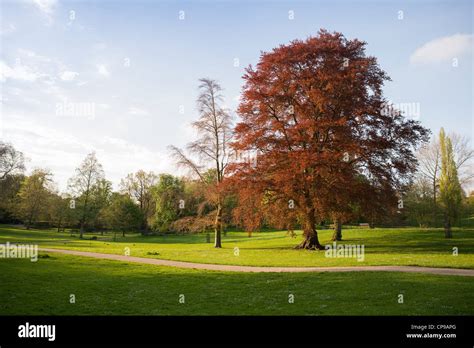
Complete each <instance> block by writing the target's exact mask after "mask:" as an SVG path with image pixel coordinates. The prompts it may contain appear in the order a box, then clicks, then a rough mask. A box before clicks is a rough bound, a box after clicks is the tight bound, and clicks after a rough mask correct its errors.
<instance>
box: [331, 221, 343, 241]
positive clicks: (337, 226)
mask: <svg viewBox="0 0 474 348" xmlns="http://www.w3.org/2000/svg"><path fill="white" fill-rule="evenodd" d="M332 240H333V241H341V240H342V222H341V219H340V218H336V219H334V234H333V235H332Z"/></svg>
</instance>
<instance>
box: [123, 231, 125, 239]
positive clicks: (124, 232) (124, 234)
mask: <svg viewBox="0 0 474 348" xmlns="http://www.w3.org/2000/svg"><path fill="white" fill-rule="evenodd" d="M122 237H124V238H125V230H124V231H122Z"/></svg>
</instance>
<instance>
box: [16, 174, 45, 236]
mask: <svg viewBox="0 0 474 348" xmlns="http://www.w3.org/2000/svg"><path fill="white" fill-rule="evenodd" d="M51 187H52V179H51V173H50V172H49V171H47V170H44V169H35V170H34V171H33V173H31V175H30V176H27V177H26V178H25V179H24V180H23V182H22V183H21V186H20V190H19V191H18V195H17V198H18V199H17V205H16V211H17V215H18V217H19V218H20V219H21V220H22V221H23V222H24V223H25V225H26V228H27V229H30V227H31V225H32V224H33V223H34V222H36V221H37V220H38V217H39V216H40V215H41V214H45V213H47V211H48V203H49V198H50V195H51V191H52V190H51Z"/></svg>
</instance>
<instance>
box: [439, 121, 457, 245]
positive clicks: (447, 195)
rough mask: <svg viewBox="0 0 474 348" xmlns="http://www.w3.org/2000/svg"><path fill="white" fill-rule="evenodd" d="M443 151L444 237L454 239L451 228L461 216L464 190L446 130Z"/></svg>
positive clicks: (442, 143)
mask: <svg viewBox="0 0 474 348" xmlns="http://www.w3.org/2000/svg"><path fill="white" fill-rule="evenodd" d="M439 143H440V150H441V176H440V178H439V193H440V197H441V202H442V204H443V208H444V236H445V237H446V238H452V231H451V227H452V224H453V222H454V220H455V219H456V217H457V216H458V214H459V209H460V207H461V201H462V189H461V185H460V184H459V178H458V171H457V168H456V162H455V160H454V154H453V145H452V143H451V139H450V138H449V137H447V136H446V134H445V132H444V129H443V128H441V131H440V132H439Z"/></svg>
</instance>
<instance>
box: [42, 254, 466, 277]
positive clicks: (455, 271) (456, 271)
mask: <svg viewBox="0 0 474 348" xmlns="http://www.w3.org/2000/svg"><path fill="white" fill-rule="evenodd" d="M39 250H40V251H46V252H51V253H61V254H68V255H75V256H85V257H93V258H96V259H104V260H116V261H126V262H136V263H143V264H148V265H157V266H170V267H179V268H191V269H202V270H208V271H225V272H254V273H270V272H277V273H280V272H290V273H297V272H366V271H378V272H380V271H382V272H383V271H385V272H405V273H428V274H440V275H459V276H470V277H473V276H474V270H472V269H460V268H434V267H418V266H354V267H259V266H236V265H215V264H207V263H194V262H183V261H172V260H161V259H152V258H147V257H135V256H125V255H116V254H103V253H94V252H90V251H78V250H65V249H48V248H40V249H39Z"/></svg>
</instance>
